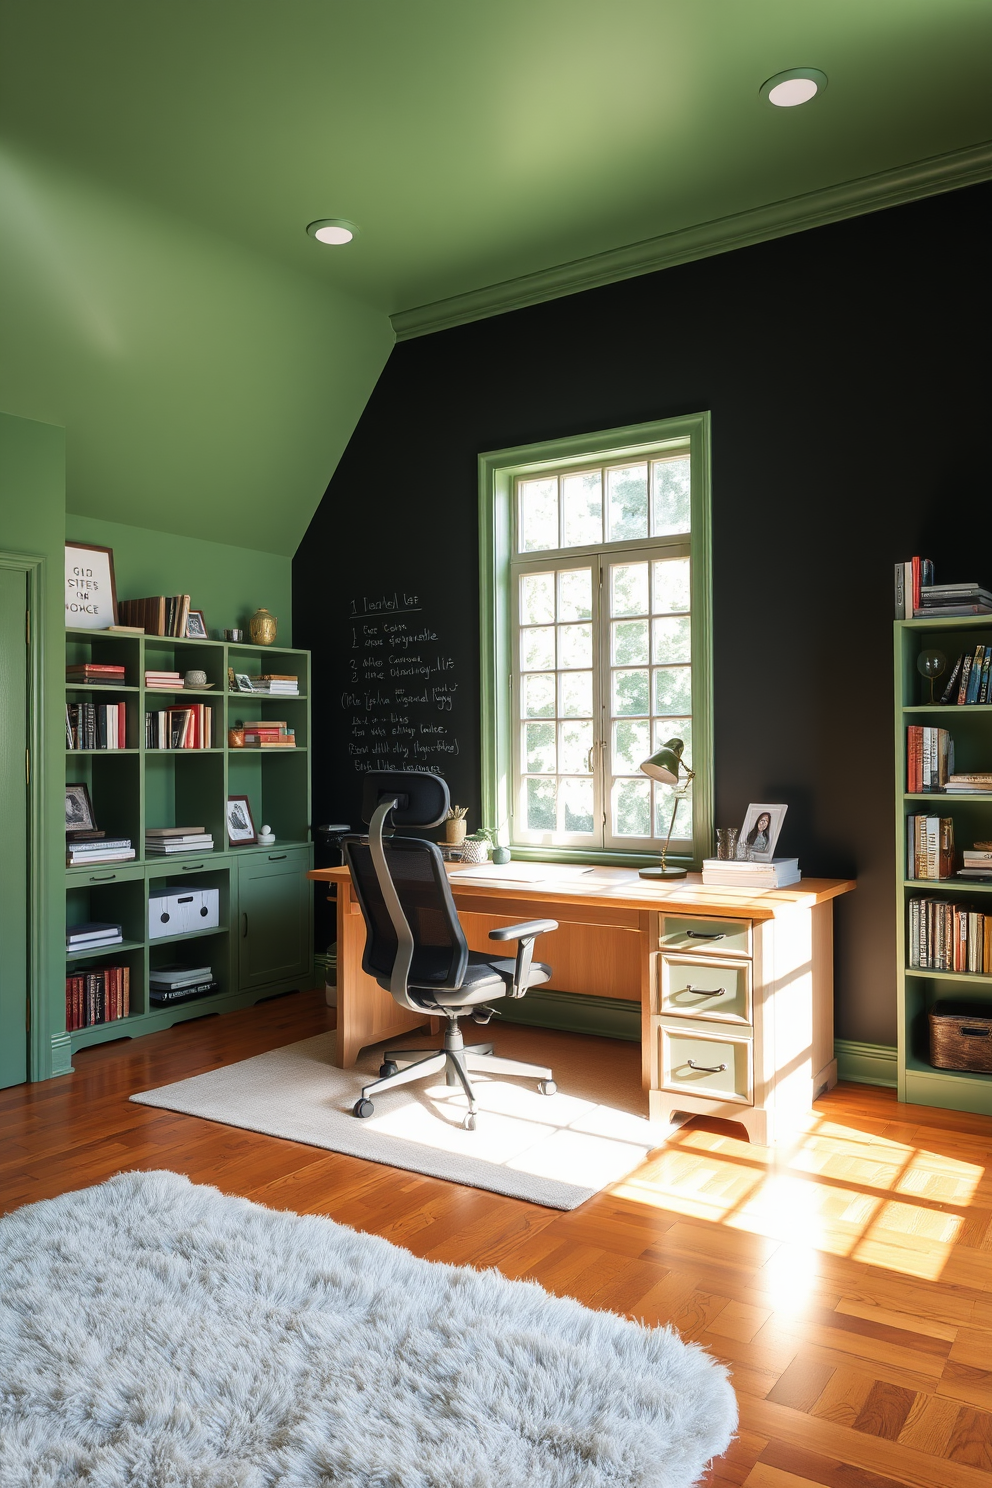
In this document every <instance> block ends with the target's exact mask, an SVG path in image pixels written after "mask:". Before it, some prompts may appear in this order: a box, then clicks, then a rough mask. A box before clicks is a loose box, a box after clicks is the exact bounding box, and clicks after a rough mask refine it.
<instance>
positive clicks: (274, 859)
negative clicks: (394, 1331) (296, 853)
mask: <svg viewBox="0 0 992 1488" xmlns="http://www.w3.org/2000/svg"><path fill="white" fill-rule="evenodd" d="M284 857H286V854H285V853H269V862H270V863H281V862H282V860H283V858H284Z"/></svg>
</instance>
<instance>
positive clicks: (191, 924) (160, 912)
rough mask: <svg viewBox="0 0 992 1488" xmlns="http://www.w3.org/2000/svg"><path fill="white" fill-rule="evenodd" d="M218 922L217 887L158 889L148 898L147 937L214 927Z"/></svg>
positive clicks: (185, 933) (151, 937) (218, 893)
mask: <svg viewBox="0 0 992 1488" xmlns="http://www.w3.org/2000/svg"><path fill="white" fill-rule="evenodd" d="M219 924H220V891H219V890H218V889H187V888H186V887H183V888H181V889H158V890H156V891H155V892H154V893H153V894H152V895H151V896H150V898H149V900H148V938H149V940H158V939H159V938H160V937H161V936H163V935H189V934H190V932H191V931H193V930H216V928H217V926H218V925H219Z"/></svg>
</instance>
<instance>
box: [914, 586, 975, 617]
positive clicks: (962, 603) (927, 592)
mask: <svg viewBox="0 0 992 1488" xmlns="http://www.w3.org/2000/svg"><path fill="white" fill-rule="evenodd" d="M941 615H992V594H990V593H989V591H988V590H987V589H983V588H982V586H981V584H977V583H973V584H922V585H921V586H920V603H919V606H918V607H917V608H916V610H914V618H915V619H917V620H927V619H935V620H936V619H938V618H939V617H940V616H941Z"/></svg>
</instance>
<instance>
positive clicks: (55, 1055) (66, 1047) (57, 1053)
mask: <svg viewBox="0 0 992 1488" xmlns="http://www.w3.org/2000/svg"><path fill="white" fill-rule="evenodd" d="M72 1073H73V1068H72V1038H71V1036H70V1035H69V1034H68V1033H53V1034H52V1078H53V1079H54V1078H55V1076H56V1075H71V1074H72Z"/></svg>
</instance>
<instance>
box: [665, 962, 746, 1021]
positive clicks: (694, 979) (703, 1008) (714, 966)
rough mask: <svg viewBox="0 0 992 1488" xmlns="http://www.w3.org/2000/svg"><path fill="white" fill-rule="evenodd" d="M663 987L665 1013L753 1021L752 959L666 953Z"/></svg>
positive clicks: (684, 1016) (686, 1016) (682, 1016)
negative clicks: (693, 956)
mask: <svg viewBox="0 0 992 1488" xmlns="http://www.w3.org/2000/svg"><path fill="white" fill-rule="evenodd" d="M660 988H661V1008H660V1011H661V1012H663V1013H675V1014H676V1015H677V1016H678V1017H680V1018H716V1019H720V1020H726V1021H727V1022H728V1023H750V1022H751V963H750V961H731V960H729V959H727V960H724V959H723V958H722V957H720V958H718V957H716V956H711V957H710V958H709V959H705V958H704V957H702V956H701V957H699V959H698V960H692V959H690V958H689V957H688V956H667V955H662V957H661V977H660Z"/></svg>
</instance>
